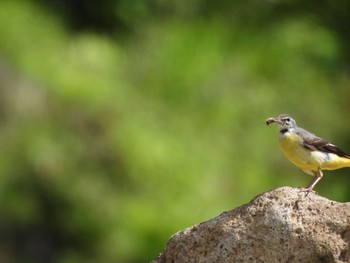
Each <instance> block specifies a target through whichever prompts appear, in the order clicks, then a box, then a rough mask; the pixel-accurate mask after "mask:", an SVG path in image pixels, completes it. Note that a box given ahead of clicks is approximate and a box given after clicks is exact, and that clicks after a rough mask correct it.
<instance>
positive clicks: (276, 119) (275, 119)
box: [266, 118, 282, 125]
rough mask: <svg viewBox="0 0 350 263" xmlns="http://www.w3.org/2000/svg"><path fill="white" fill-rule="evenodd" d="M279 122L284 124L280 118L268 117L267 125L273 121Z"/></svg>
mask: <svg viewBox="0 0 350 263" xmlns="http://www.w3.org/2000/svg"><path fill="white" fill-rule="evenodd" d="M274 122H277V123H278V124H282V122H281V120H280V119H278V118H268V119H267V120H266V125H270V124H271V123H274Z"/></svg>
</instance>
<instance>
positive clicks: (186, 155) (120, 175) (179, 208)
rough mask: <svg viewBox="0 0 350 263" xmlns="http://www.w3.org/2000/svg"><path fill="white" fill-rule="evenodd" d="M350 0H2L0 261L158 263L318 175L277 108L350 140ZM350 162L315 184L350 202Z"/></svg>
mask: <svg viewBox="0 0 350 263" xmlns="http://www.w3.org/2000/svg"><path fill="white" fill-rule="evenodd" d="M349 10H350V2H349V1H341V0H337V1H331V0H329V1H325V0H321V1H316V0H313V1H301V0H300V1H289V0H285V1H282V0H276V1H257V0H248V1H239V0H235V1H231V0H223V1H216V2H215V1H208V0H195V1H184V0H169V1H162V0H148V1H146V0H115V1H114V0H101V1H97V0H96V1H83V0H36V1H35V0H32V1H30V0H27V1H25V0H2V1H1V2H0V145H1V147H0V152H1V159H0V261H1V262H5V263H6V262H21V263H22V262H23V263H32V262H33V263H34V262H38V263H41V262H43V263H44V262H45V263H50V262H54V263H76V262H101V263H109V262H125V263H136V262H148V261H150V260H151V259H152V258H154V257H155V256H157V254H158V253H159V252H161V251H162V249H163V248H164V246H165V243H166V241H167V239H168V238H169V236H170V235H172V234H173V233H175V232H176V231H178V230H181V229H183V228H185V227H188V226H190V225H194V224H196V223H199V222H202V221H205V220H208V219H210V218H212V217H214V216H216V215H218V214H220V213H221V212H223V211H225V210H230V209H233V208H235V207H237V206H239V205H242V204H244V203H246V202H248V201H249V200H251V199H252V198H253V197H254V196H255V195H258V194H259V193H261V192H263V191H267V190H269V189H272V188H276V187H281V186H286V185H288V186H295V187H297V186H306V185H307V184H308V183H309V181H310V180H311V177H310V176H309V175H306V174H304V173H303V172H302V171H300V170H298V169H297V168H296V167H294V166H293V165H292V164H291V163H289V162H288V161H287V160H286V159H285V158H284V157H283V156H282V154H281V152H280V150H279V148H278V143H277V128H276V127H267V126H266V125H265V119H266V118H267V117H271V116H276V115H278V114H279V113H289V114H291V115H292V116H293V117H295V118H296V120H297V122H298V124H300V126H303V127H304V128H306V129H309V130H311V131H313V132H315V133H316V134H317V135H319V136H321V137H324V138H327V139H328V140H330V141H332V142H333V143H335V144H337V145H338V146H340V147H341V148H342V149H344V150H345V151H347V152H350V122H349V112H350V100H349V99H350V77H349V76H350V75H349V74H350V71H349V66H350V60H349V59H350V41H349V40H350V30H349V14H350V11H349ZM349 173H350V170H349V169H342V170H338V171H333V172H325V177H324V178H323V179H322V181H321V182H320V183H319V184H318V185H317V187H316V190H317V191H318V192H319V193H320V194H321V195H323V196H326V197H328V198H330V199H334V200H337V201H349V200H350V190H349V183H350V174H349Z"/></svg>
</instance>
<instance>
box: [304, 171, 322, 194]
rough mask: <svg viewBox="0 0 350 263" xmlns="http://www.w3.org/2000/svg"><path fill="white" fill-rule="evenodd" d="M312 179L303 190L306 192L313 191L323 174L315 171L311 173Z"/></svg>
mask: <svg viewBox="0 0 350 263" xmlns="http://www.w3.org/2000/svg"><path fill="white" fill-rule="evenodd" d="M313 174H314V179H312V181H311V182H310V183H309V184H308V186H306V188H305V190H306V191H307V192H310V191H313V189H314V187H315V185H316V184H317V183H318V182H319V181H320V180H321V179H322V176H323V173H322V171H321V170H317V171H316V172H313Z"/></svg>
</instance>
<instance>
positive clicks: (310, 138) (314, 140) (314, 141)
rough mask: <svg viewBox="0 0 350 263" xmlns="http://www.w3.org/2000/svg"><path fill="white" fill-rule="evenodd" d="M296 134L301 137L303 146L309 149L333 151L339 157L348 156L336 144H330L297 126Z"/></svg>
mask: <svg viewBox="0 0 350 263" xmlns="http://www.w3.org/2000/svg"><path fill="white" fill-rule="evenodd" d="M297 134H298V135H299V136H301V137H302V138H303V144H304V147H305V148H307V149H309V150H311V151H320V152H325V153H334V154H336V155H338V156H340V157H345V158H350V156H349V155H348V154H346V153H345V152H344V151H343V150H341V149H339V148H338V147H337V146H336V145H334V144H331V143H329V142H328V141H326V140H324V139H322V138H319V137H317V136H316V135H314V134H312V133H310V132H308V131H306V130H304V129H301V128H298V130H297Z"/></svg>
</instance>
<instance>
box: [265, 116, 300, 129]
mask: <svg viewBox="0 0 350 263" xmlns="http://www.w3.org/2000/svg"><path fill="white" fill-rule="evenodd" d="M274 122H275V123H277V124H278V128H279V129H280V130H283V129H293V128H295V127H297V124H296V122H295V120H294V119H293V118H291V117H290V116H289V115H288V114H280V115H278V117H276V118H268V119H267V120H266V124H267V125H270V124H271V123H274Z"/></svg>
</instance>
